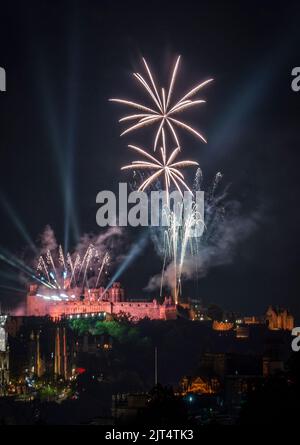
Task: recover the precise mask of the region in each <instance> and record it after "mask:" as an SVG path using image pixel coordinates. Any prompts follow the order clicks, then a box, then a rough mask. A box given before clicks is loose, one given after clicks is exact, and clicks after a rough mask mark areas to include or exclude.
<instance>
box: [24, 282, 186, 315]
mask: <svg viewBox="0 0 300 445" xmlns="http://www.w3.org/2000/svg"><path fill="white" fill-rule="evenodd" d="M26 303H27V304H26V313H27V316H39V317H43V316H47V315H48V316H49V317H51V318H52V319H61V318H62V317H68V316H74V315H75V316H76V315H85V314H91V315H92V314H97V313H105V314H112V315H121V314H126V315H128V316H130V317H131V318H132V319H133V320H140V319H143V318H149V319H150V320H169V319H175V318H176V314H177V311H176V305H175V304H174V302H173V301H172V298H171V297H166V298H165V299H164V302H163V303H162V304H159V303H158V302H157V300H155V299H154V300H153V301H129V300H126V299H125V294H124V289H123V288H122V287H121V285H120V283H114V284H113V285H112V286H111V287H110V288H109V289H108V290H106V289H104V288H103V287H100V288H97V289H87V288H84V289H81V288H67V289H65V290H63V291H61V290H55V291H54V290H48V289H47V288H44V289H43V291H41V290H40V288H39V287H38V285H36V284H31V285H30V287H29V292H28V294H27V302H26Z"/></svg>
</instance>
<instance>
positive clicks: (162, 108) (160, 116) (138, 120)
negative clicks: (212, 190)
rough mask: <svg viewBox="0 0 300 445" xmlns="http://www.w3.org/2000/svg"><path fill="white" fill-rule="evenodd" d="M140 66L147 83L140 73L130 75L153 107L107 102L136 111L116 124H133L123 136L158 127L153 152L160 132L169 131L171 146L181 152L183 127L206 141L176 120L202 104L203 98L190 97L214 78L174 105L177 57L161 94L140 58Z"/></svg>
mask: <svg viewBox="0 0 300 445" xmlns="http://www.w3.org/2000/svg"><path fill="white" fill-rule="evenodd" d="M143 63H144V66H145V69H146V72H147V76H148V78H149V80H148V81H146V80H145V79H144V77H142V76H141V74H139V73H133V76H134V77H135V79H137V81H138V82H139V83H140V84H141V85H142V86H143V88H144V89H145V90H146V92H147V93H148V94H149V96H150V98H151V100H152V103H153V108H149V107H147V106H145V105H143V104H140V103H137V102H132V101H129V100H126V99H109V100H110V101H111V102H117V103H120V104H123V105H128V106H129V107H132V108H135V109H137V110H139V111H140V112H139V113H135V114H130V115H127V116H125V117H122V118H121V119H120V120H119V122H129V121H132V122H133V125H130V126H129V127H128V128H127V129H126V130H125V131H123V133H121V136H122V135H125V134H127V133H130V132H131V131H135V130H138V129H140V128H143V127H145V126H147V125H152V124H157V125H158V127H157V130H156V134H155V138H154V151H155V150H156V148H157V146H158V144H159V140H160V138H162V131H163V130H166V129H168V132H169V133H170V134H171V136H172V138H173V140H174V143H175V145H176V146H177V147H179V149H180V143H179V138H178V135H177V131H176V130H177V128H178V127H179V128H182V129H184V130H186V131H188V132H189V133H191V134H193V135H194V136H196V137H198V138H199V139H201V140H202V141H203V142H206V139H205V138H204V136H203V135H202V134H201V133H199V132H198V131H196V130H195V129H194V128H193V127H191V126H190V125H188V124H187V123H185V122H183V121H182V120H179V119H177V116H178V114H179V113H181V112H183V111H186V110H188V109H190V108H192V107H194V106H197V105H200V104H203V103H205V100H203V99H197V100H191V98H192V97H193V96H195V95H196V94H197V93H198V92H199V91H200V90H201V89H202V88H203V87H205V86H206V85H207V84H209V83H210V82H212V80H213V79H208V80H205V81H204V82H202V83H200V84H198V85H197V86H195V87H194V88H192V89H191V90H190V91H189V92H188V93H186V94H185V95H184V96H183V97H182V98H181V99H180V100H178V101H177V102H175V103H174V102H173V100H172V97H173V90H174V85H175V81H176V77H177V72H178V67H179V63H180V56H179V57H178V58H177V60H176V63H175V66H174V68H173V72H172V76H171V80H170V84H169V88H168V92H167V93H166V92H165V89H164V88H161V92H159V89H158V88H157V86H156V84H155V81H154V78H153V75H152V73H151V70H150V68H149V66H148V64H147V62H146V60H145V59H144V58H143Z"/></svg>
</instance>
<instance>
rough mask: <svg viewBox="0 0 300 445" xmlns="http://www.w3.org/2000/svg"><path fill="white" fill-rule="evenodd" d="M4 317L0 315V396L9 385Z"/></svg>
mask: <svg viewBox="0 0 300 445" xmlns="http://www.w3.org/2000/svg"><path fill="white" fill-rule="evenodd" d="M6 322H7V316H6V315H0V395H3V394H5V388H6V385H8V383H9V347H8V341H7V332H6V329H5V325H6Z"/></svg>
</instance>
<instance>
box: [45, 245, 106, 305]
mask: <svg viewBox="0 0 300 445" xmlns="http://www.w3.org/2000/svg"><path fill="white" fill-rule="evenodd" d="M72 256H73V259H72ZM99 263H100V268H99V267H98V266H99ZM108 264H109V255H108V252H105V254H104V256H103V255H101V254H100V252H99V251H98V250H97V249H96V248H95V246H94V245H93V244H90V245H89V246H88V247H87V249H86V250H85V251H84V254H83V256H82V257H81V256H80V254H79V253H73V254H71V253H70V252H67V254H66V255H65V254H64V252H63V249H62V247H61V246H59V249H58V253H57V252H55V251H53V252H51V251H50V250H48V251H47V252H46V256H45V258H44V257H43V256H42V255H41V256H40V257H39V259H38V262H37V268H36V271H37V278H38V279H39V281H40V282H41V284H43V285H44V286H46V287H50V288H52V289H56V290H61V289H62V290H66V289H68V288H70V287H72V285H73V286H74V285H75V286H79V283H81V285H82V287H83V286H85V285H86V284H87V285H88V277H91V276H96V274H97V283H96V287H97V286H98V284H99V281H100V278H101V274H102V271H103V269H104V267H106V266H108ZM63 295H65V294H63ZM63 298H64V297H63Z"/></svg>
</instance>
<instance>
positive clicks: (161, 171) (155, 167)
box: [121, 137, 198, 202]
mask: <svg viewBox="0 0 300 445" xmlns="http://www.w3.org/2000/svg"><path fill="white" fill-rule="evenodd" d="M128 147H129V148H131V149H132V150H134V151H136V152H137V153H139V154H141V155H142V156H144V157H145V158H146V159H147V160H139V161H133V162H132V163H131V164H130V165H125V166H124V167H122V168H121V170H128V169H142V170H152V171H154V173H152V172H151V175H150V176H149V177H148V178H147V179H146V180H145V181H144V182H143V183H142V184H141V185H140V186H139V189H138V190H141V191H144V190H145V189H146V188H147V187H149V186H150V185H151V184H152V183H153V181H155V180H156V179H158V178H159V177H160V176H161V175H163V176H164V182H165V188H166V192H167V202H169V191H170V186H171V184H172V183H173V185H175V187H176V188H177V190H178V191H179V193H180V195H181V196H183V193H182V191H183V188H184V189H185V190H188V191H189V192H190V193H192V191H191V190H190V188H189V186H188V185H187V183H186V182H185V180H184V175H183V174H182V173H181V171H180V169H181V168H184V167H191V166H194V165H198V162H195V161H189V160H185V161H177V162H174V161H175V159H176V157H177V156H178V153H179V150H180V149H179V147H177V148H175V149H174V150H173V151H172V152H171V154H170V156H167V154H166V147H165V138H164V137H163V146H162V147H161V150H160V155H161V159H159V158H158V157H156V158H155V157H154V156H152V155H150V154H149V153H148V152H147V151H146V150H143V149H142V148H140V147H136V146H135V145H128Z"/></svg>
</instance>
